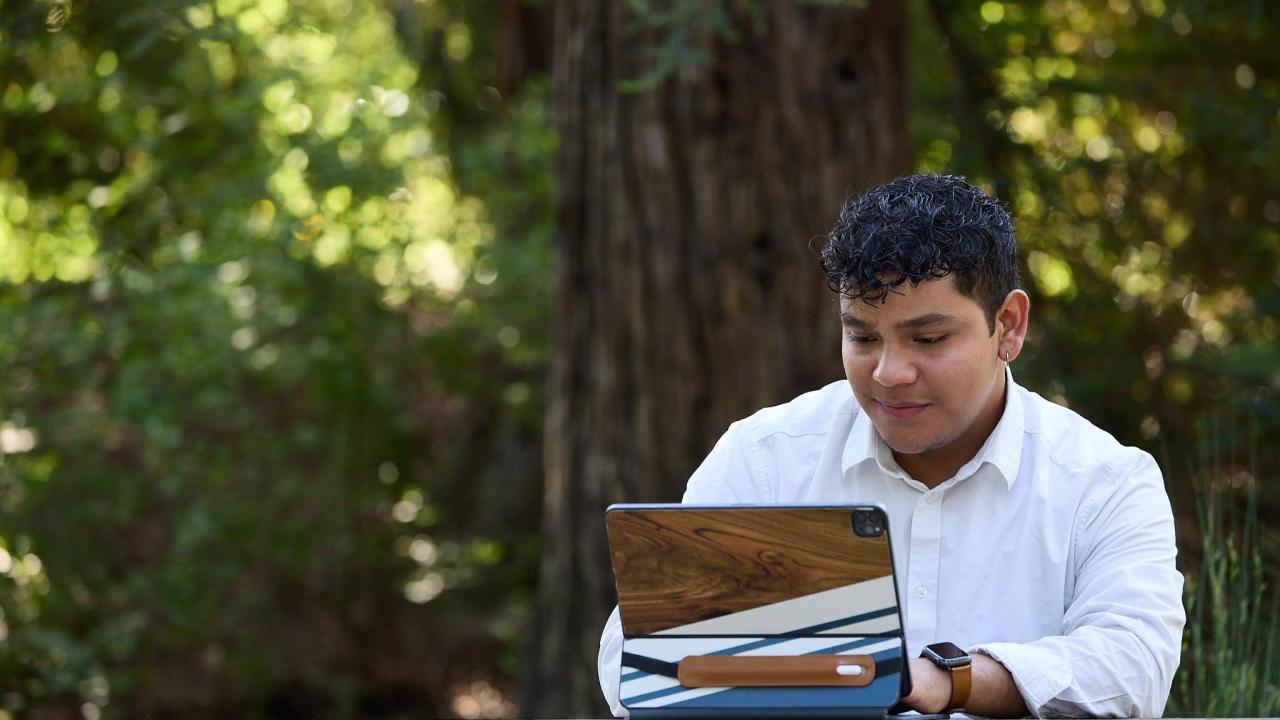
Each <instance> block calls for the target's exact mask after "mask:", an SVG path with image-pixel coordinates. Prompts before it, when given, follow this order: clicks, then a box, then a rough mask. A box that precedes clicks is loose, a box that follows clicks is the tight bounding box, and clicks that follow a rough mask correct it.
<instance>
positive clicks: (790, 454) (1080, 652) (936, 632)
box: [599, 374, 1186, 717]
mask: <svg viewBox="0 0 1280 720" xmlns="http://www.w3.org/2000/svg"><path fill="white" fill-rule="evenodd" d="M1007 378H1008V380H1009V382H1008V385H1007V387H1008V389H1009V391H1008V393H1007V394H1006V398H1007V399H1006V401H1005V410H1004V415H1003V416H1002V417H1001V419H1000V422H999V424H998V425H997V426H996V429H995V431H994V432H992V434H991V436H990V437H989V438H988V439H987V442H986V443H985V444H984V445H983V446H982V448H981V449H980V450H979V451H978V453H977V455H975V456H974V457H973V459H972V460H970V461H969V462H968V463H966V464H965V465H964V467H962V468H960V470H959V471H957V472H956V474H955V476H954V477H952V478H950V479H949V480H947V481H946V482H943V483H942V484H940V485H938V486H937V487H935V488H933V489H932V490H930V489H929V488H928V487H926V486H925V485H924V484H922V483H920V482H918V481H916V480H914V479H912V478H911V477H910V476H909V475H907V474H906V473H905V472H904V471H903V470H902V469H901V468H900V467H899V466H898V464H897V463H896V462H895V461H894V459H893V453H892V451H891V450H890V449H889V448H888V446H886V445H885V443H884V441H883V440H881V439H880V436H879V435H878V434H877V433H876V431H875V428H874V427H873V426H872V424H871V422H870V420H869V419H868V418H867V416H866V414H865V413H863V412H861V409H860V408H859V407H858V404H857V401H856V400H855V399H854V397H853V393H852V391H851V390H850V387H849V384H848V383H847V382H845V381H840V382H835V383H832V384H830V385H828V386H826V387H824V388H822V389H821V390H817V391H814V392H810V393H806V394H804V395H801V396H800V397H798V398H796V399H795V400H793V401H791V402H789V403H787V404H785V405H779V406H777V407H772V408H766V409H764V410H761V411H759V412H757V413H756V414H754V415H752V416H751V417H749V418H746V419H745V420H741V421H739V422H736V423H734V424H733V425H731V426H730V427H729V430H728V432H726V433H725V435H724V436H723V437H722V438H721V439H720V441H719V442H718V443H717V444H716V446H715V449H713V450H712V451H711V454H710V455H708V456H707V459H706V460H705V461H703V463H702V466H701V467H699V468H698V470H697V471H696V472H695V473H694V474H693V477H692V478H690V480H689V486H688V489H687V491H686V492H685V495H684V502H686V503H718V504H733V503H747V504H768V503H811V504H821V503H847V502H868V501H874V502H879V503H881V504H882V505H884V506H885V508H886V509H887V510H888V512H889V528H890V542H891V544H892V547H893V560H894V566H895V569H896V573H897V578H898V591H899V597H900V601H901V603H902V610H903V614H904V619H905V622H906V640H907V652H908V653H909V655H910V656H915V655H917V654H919V653H920V650H921V648H923V647H924V646H925V645H928V644H930V643H934V642H941V641H951V642H954V643H956V644H957V645H960V646H961V647H964V648H968V649H969V651H970V652H971V653H973V652H980V653H985V654H987V655H990V656H992V657H993V658H995V659H997V660H999V661H1000V662H1001V663H1002V664H1003V665H1004V666H1005V668H1007V669H1008V670H1009V672H1010V673H1011V674H1012V676H1013V680H1014V682H1015V684H1016V685H1017V687H1018V690H1019V691H1020V692H1021V694H1022V697H1023V699H1024V700H1025V701H1026V704H1027V707H1028V708H1029V709H1030V710H1031V711H1032V712H1033V713H1034V714H1035V715H1036V716H1037V717H1043V716H1047V715H1094V716H1120V717H1159V716H1160V715H1161V713H1162V712H1163V711H1164V706H1165V702H1166V701H1167V700H1168V697H1169V689H1170V686H1171V684H1172V682H1173V674H1174V671H1175V670H1176V669H1177V667H1178V661H1179V650H1180V645H1181V638H1182V627H1183V624H1184V623H1185V621H1186V615H1185V613H1184V611H1183V607H1182V575H1181V573H1179V572H1178V570H1177V569H1176V568H1175V566H1174V560H1175V556H1176V549H1175V546H1174V529H1173V513H1172V510H1171V509H1170V506H1169V498H1168V495H1167V494H1166V492H1165V488H1164V481H1163V479H1162V477H1161V474H1160V469H1159V468H1158V467H1157V466H1156V463H1155V461H1154V460H1153V459H1152V458H1151V456H1150V455H1148V454H1147V453H1145V452H1142V451H1141V450H1138V449H1135V448H1131V447H1125V446H1123V445H1121V444H1120V443H1118V442H1117V441H1116V440H1115V438H1113V437H1111V435H1109V434H1107V433H1106V432H1103V431H1102V430H1099V429H1098V428H1096V427H1094V426H1093V425H1092V424H1090V423H1089V422H1088V421H1086V420H1085V419H1083V418H1081V417H1080V416H1079V415H1076V414H1075V413H1074V412H1072V411H1070V410H1068V409H1066V408H1063V407H1060V406H1058V405H1055V404H1053V403H1051V402H1049V401H1047V400H1045V399H1044V398H1041V397H1040V396H1039V395H1037V394H1035V393H1033V392H1030V391H1028V390H1026V389H1024V388H1022V387H1020V386H1018V385H1017V384H1016V383H1014V382H1013V379H1012V375H1011V374H1010V375H1007ZM621 652H622V628H621V624H620V622H619V619H618V612H617V610H616V609H615V610H614V612H613V615H611V616H610V618H609V621H608V623H606V625H605V628H604V634H603V636H602V637H601V639H600V656H599V670H600V685H601V688H602V689H603V690H604V694H605V697H606V699H607V700H608V701H609V704H610V707H611V708H612V709H613V712H614V714H615V715H619V716H621V715H624V714H625V712H626V710H625V709H624V708H622V707H621V705H620V704H619V703H618V677H619V667H620V657H621Z"/></svg>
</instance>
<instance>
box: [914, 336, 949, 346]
mask: <svg viewBox="0 0 1280 720" xmlns="http://www.w3.org/2000/svg"><path fill="white" fill-rule="evenodd" d="M948 337H950V336H949V335H931V336H929V337H918V338H916V342H918V343H920V344H921V345H937V344H938V343H940V342H942V341H943V340H946V339H947V338H948Z"/></svg>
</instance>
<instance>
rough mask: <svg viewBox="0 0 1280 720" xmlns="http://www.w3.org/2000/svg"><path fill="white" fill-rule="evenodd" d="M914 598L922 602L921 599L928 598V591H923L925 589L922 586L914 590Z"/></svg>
mask: <svg viewBox="0 0 1280 720" xmlns="http://www.w3.org/2000/svg"><path fill="white" fill-rule="evenodd" d="M916 597H918V598H920V599H921V600H923V599H925V598H927V597H929V591H928V590H926V589H925V587H924V586H923V585H921V586H920V587H918V588H916Z"/></svg>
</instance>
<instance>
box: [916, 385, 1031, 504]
mask: <svg viewBox="0 0 1280 720" xmlns="http://www.w3.org/2000/svg"><path fill="white" fill-rule="evenodd" d="M996 383H997V384H996V387H994V388H993V389H992V393H991V396H990V400H989V401H988V402H987V403H986V407H984V408H983V409H982V411H981V412H980V413H978V417H976V418H974V421H973V423H972V424H970V425H969V427H968V428H966V429H965V430H964V432H962V433H961V434H960V435H959V436H958V437H956V438H954V439H953V440H951V441H950V442H947V443H945V444H944V445H943V446H942V447H939V448H937V449H934V450H927V451H925V452H922V453H916V454H913V455H906V454H901V453H898V452H897V451H896V450H895V451H894V453H893V459H894V460H896V461H897V463H898V466H899V467H901V468H902V469H903V470H905V471H906V473H907V474H908V475H910V476H911V477H912V478H914V479H916V480H918V481H920V482H921V483H923V484H924V485H925V487H928V488H929V489H933V488H936V487H938V486H939V485H941V484H942V483H944V482H946V481H947V480H950V479H951V478H952V477H954V476H955V474H956V472H957V471H958V470H960V468H962V467H964V464H965V463H967V462H969V461H970V460H972V459H973V458H974V456H976V455H977V454H978V451H979V450H981V449H982V446H983V444H985V443H986V442H987V438H989V437H991V433H992V432H995V429H996V425H999V424H1000V418H1001V417H1003V416H1004V406H1005V394H1006V393H1008V392H1009V387H1008V382H1007V381H1006V376H1005V373H1004V372H1003V371H1001V372H1000V374H999V379H997V380H996Z"/></svg>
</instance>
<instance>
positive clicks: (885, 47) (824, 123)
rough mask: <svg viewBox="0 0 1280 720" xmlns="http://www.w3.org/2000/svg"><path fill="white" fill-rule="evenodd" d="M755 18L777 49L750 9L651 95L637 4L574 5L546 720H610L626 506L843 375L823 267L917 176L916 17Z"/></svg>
mask: <svg viewBox="0 0 1280 720" xmlns="http://www.w3.org/2000/svg"><path fill="white" fill-rule="evenodd" d="M729 4H730V5H733V3H729ZM752 5H754V6H756V7H758V8H759V10H760V12H761V13H762V15H763V19H764V25H763V27H758V26H757V24H756V22H755V21H754V20H753V18H752V16H751V15H749V14H747V13H745V12H742V9H741V8H736V7H735V9H734V10H733V13H734V18H733V20H734V24H735V27H737V28H739V29H740V32H741V37H740V39H739V40H738V41H737V42H733V43H726V42H722V41H714V42H711V43H709V46H710V48H711V50H712V53H711V54H712V60H711V62H709V63H707V64H705V65H702V66H699V67H694V68H691V69H687V70H686V71H685V72H684V73H683V74H681V75H680V76H679V77H677V78H672V79H669V80H668V81H667V82H665V83H664V84H663V85H662V86H661V87H660V88H659V89H657V90H655V91H652V92H646V93H639V94H626V93H622V92H619V90H618V83H619V82H620V81H625V80H634V79H638V78H641V77H643V76H644V75H645V74H646V71H647V70H648V67H647V66H646V65H645V60H646V59H647V58H650V57H651V55H649V54H646V53H651V52H652V49H653V48H655V47H656V46H657V45H658V44H659V43H660V42H661V41H662V38H660V37H654V36H652V35H646V34H645V33H643V32H634V31H633V29H634V28H636V26H637V23H636V18H635V17H634V16H633V15H632V13H631V9H630V8H631V3H629V2H627V0H561V1H560V2H558V3H557V5H556V9H555V13H556V17H555V49H554V60H553V75H554V79H553V104H554V110H555V123H556V128H557V130H558V132H559V138H560V146H559V151H558V152H559V156H558V158H557V167H556V170H557V173H558V175H557V183H558V191H557V197H556V220H557V231H556V250H557V260H558V262H559V267H558V273H559V277H558V279H559V289H558V294H557V296H556V307H555V318H556V322H557V325H556V328H555V342H556V350H555V357H554V360H553V366H552V376H551V380H550V390H549V392H550V394H549V402H548V415H547V428H546V433H547V434H546V446H545V450H546V453H545V456H546V457H545V462H546V466H545V470H546V488H545V499H544V511H543V512H544V516H543V523H544V533H543V537H544V540H545V545H544V549H543V556H542V568H541V580H540V585H539V612H538V627H537V628H536V629H535V631H536V633H537V640H536V645H535V648H536V651H535V652H533V653H532V657H531V658H530V659H531V661H532V662H531V667H529V668H528V669H527V672H528V674H527V677H526V682H525V697H524V698H523V708H522V714H525V715H527V716H546V715H556V716H561V717H566V716H567V717H588V716H596V717H599V716H602V715H606V714H607V710H606V709H605V706H604V704H603V700H602V698H601V695H600V691H599V687H598V684H597V680H596V671H595V658H596V651H597V648H598V640H599V634H600V629H601V627H602V624H603V622H604V619H605V615H606V614H607V612H608V610H609V608H610V607H611V606H612V604H613V603H614V602H615V594H614V585H613V576H612V573H611V571H610V567H609V562H608V546H607V542H606V539H605V534H604V524H603V511H604V509H605V507H606V506H607V505H608V504H609V503H613V502H622V501H628V502H641V501H649V502H656V501H663V502H670V501H677V500H679V498H680V495H681V492H682V491H683V489H684V485H685V482H686V480H687V479H688V477H689V474H690V473H691V472H692V471H693V470H694V468H696V467H697V465H698V463H699V462H700V461H701V459H702V458H703V457H704V456H705V455H706V453H707V451H709V450H710V449H711V446H712V445H713V444H714V443H715V441H716V439H717V438H718V437H719V436H720V434H721V433H723V432H724V430H725V429H726V427H727V426H728V425H729V423H730V422H732V421H734V420H736V419H738V418H741V417H744V416H746V415H747V414H749V413H751V412H752V411H754V410H756V409H758V408H760V407H763V406H766V405H771V404H776V403H779V402H783V401H786V400H788V399H790V398H791V397H793V396H794V395H796V394H798V393H800V392H803V391H805V390H809V389H813V388H816V387H818V386H820V385H822V384H824V383H826V382H829V381H831V380H834V379H837V378H839V377H841V370H840V363H839V335H838V325H837V322H836V319H835V310H834V305H833V301H832V295H831V293H830V291H828V290H827V287H826V283H825V279H824V277H823V275H822V272H821V269H820V267H819V265H818V261H817V257H816V255H815V253H814V252H813V250H812V249H811V247H810V246H811V244H812V245H813V248H814V249H816V247H817V246H818V245H819V243H820V238H821V236H823V235H824V234H825V233H826V231H827V229H828V228H829V227H830V225H831V224H832V223H833V222H834V220H835V216H836V213H837V212H838V210H839V208H840V205H841V203H842V202H843V201H844V200H845V198H846V197H847V196H849V195H850V194H851V193H854V192H856V191H858V190H860V189H866V188H867V187H869V186H870V185H873V184H875V183H877V182H882V181H884V180H887V179H890V178H892V177H894V176H896V175H899V174H901V173H903V172H905V171H907V170H908V168H909V162H910V150H909V139H908V135H907V127H906V109H905V106H906V100H905V98H906V77H905V71H906V59H905V48H904V44H905V29H906V22H907V19H906V17H905V12H904V9H903V6H904V3H899V2H897V1H896V0H887V1H885V2H872V3H870V7H868V8H866V9H864V10H859V9H856V8H849V7H842V8H838V7H831V6H820V5H817V4H806V3H800V2H782V1H773V0H767V1H765V2H758V3H752ZM694 31H695V32H697V29H696V28H695V30H694Z"/></svg>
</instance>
